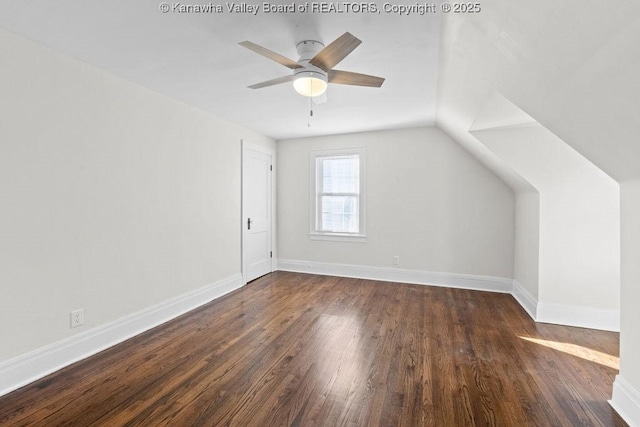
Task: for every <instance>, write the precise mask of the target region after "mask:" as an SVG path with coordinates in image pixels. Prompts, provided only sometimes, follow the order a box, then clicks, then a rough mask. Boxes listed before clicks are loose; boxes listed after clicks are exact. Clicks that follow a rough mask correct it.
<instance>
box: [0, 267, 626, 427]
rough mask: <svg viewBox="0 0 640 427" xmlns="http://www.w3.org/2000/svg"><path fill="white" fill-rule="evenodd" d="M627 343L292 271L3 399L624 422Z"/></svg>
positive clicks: (82, 421) (21, 415)
mask: <svg viewBox="0 0 640 427" xmlns="http://www.w3.org/2000/svg"><path fill="white" fill-rule="evenodd" d="M618 346H619V343H618V334H615V333H610V332H602V331H594V330H588V329H580V328H570V327H561V326H554V325H544V324H535V323H534V322H533V321H532V320H531V319H530V318H529V317H528V315H527V314H526V313H525V312H524V311H523V310H522V308H521V307H520V306H519V305H518V304H517V303H516V302H515V301H514V300H513V298H512V297H511V296H510V295H503V294H494V293H487V292H477V291H467V290H459V289H447V288H438V287H431V286H420V285H407V284H397V283H384V282H375V281H369V280H359V279H347V278H337V277H325V276H316V275H304V274H295V273H285V272H278V273H274V274H271V275H268V276H265V277H263V278H260V279H258V280H256V281H254V282H252V283H250V284H248V285H247V286H245V287H244V288H242V289H240V290H238V291H235V292H233V293H231V294H229V295H227V296H225V297H223V298H221V299H218V300H216V301H213V302H212V303H209V304H207V305H206V306H203V307H201V308H199V309H197V310H194V311H192V312H190V313H187V314H186V315H184V316H181V317H179V318H177V319H175V320H173V321H171V322H168V323H166V324H164V325H161V326H160V327H158V328H155V329H153V330H151V331H148V332H146V333H144V334H142V335H139V336H137V337H135V338H133V339H131V340H129V341H126V342H125V343H122V344H120V345H118V346H115V347H113V348H110V349H108V350H106V351H104V352H102V353H100V354H98V355H96V356H93V357H91V358H89V359H86V360H84V361H82V362H79V363H76V364H75V365H72V366H70V367H68V368H65V369H63V370H61V371H59V372H57V373H55V374H53V375H50V376H48V377H46V378H44V379H42V380H40V381H37V382H35V383H33V384H31V385H29V386H26V387H24V388H22V389H20V390H17V391H15V392H13V393H11V394H9V395H6V396H4V397H0V425H2V426H8V425H10V426H14V425H15V426H22V425H46V426H57V425H74V426H75V425H78V426H92V425H107V426H121V425H122V426H139V425H144V426H158V425H171V426H316V425H319V426H473V425H478V426H485V425H489V426H577V425H594V426H601V425H602V426H624V425H625V423H624V422H623V421H622V420H621V419H620V418H619V417H618V416H617V414H616V413H615V412H614V411H613V410H612V409H611V408H610V406H609V405H608V403H607V400H608V399H609V398H610V397H611V389H612V383H613V379H614V376H615V374H616V373H617V363H618V359H617V357H618Z"/></svg>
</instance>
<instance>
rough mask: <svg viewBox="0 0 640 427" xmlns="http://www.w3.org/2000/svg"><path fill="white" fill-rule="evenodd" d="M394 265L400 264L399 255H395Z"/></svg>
mask: <svg viewBox="0 0 640 427" xmlns="http://www.w3.org/2000/svg"><path fill="white" fill-rule="evenodd" d="M393 265H400V257H399V256H398V255H395V256H394V257H393Z"/></svg>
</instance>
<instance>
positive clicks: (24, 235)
mask: <svg viewBox="0 0 640 427" xmlns="http://www.w3.org/2000/svg"><path fill="white" fill-rule="evenodd" d="M0 93H1V94H2V95H1V97H0V294H1V297H0V343H2V345H1V346H0V362H1V361H3V360H7V359H10V358H12V357H15V356H19V355H21V354H24V353H26V352H29V351H31V350H34V349H38V348H41V347H43V346H46V345H48V344H51V343H54V342H56V341H58V340H61V339H63V338H66V337H70V336H71V335H74V334H77V333H79V332H82V331H87V330H88V329H90V328H93V327H96V326H98V325H103V324H105V323H107V322H111V321H114V320H115V319H119V318H122V317H123V316H126V315H129V314H131V313H134V312H137V311H139V310H142V309H144V308H147V307H150V306H153V305H155V304H158V303H161V302H163V301H165V300H167V299H170V298H173V297H176V296H178V295H182V294H185V293H188V292H189V291H192V290H194V289H198V288H200V287H202V286H205V285H208V284H211V283H214V282H216V281H219V280H221V279H225V278H227V277H229V276H233V275H237V274H239V273H240V139H241V138H245V139H249V140H250V141H252V142H255V143H263V144H272V145H274V146H275V143H274V142H273V141H271V140H269V139H267V138H265V137H262V136H261V135H258V134H256V133H255V132H252V131H249V130H247V129H243V128H240V127H238V126H235V125H232V124H230V123H228V122H224V121H222V120H219V119H217V118H215V117H213V116H211V115H209V114H207V113H205V112H203V111H201V110H198V109H195V108H192V107H189V106H186V105H184V104H181V103H179V102H177V101H174V100H172V99H169V98H166V97H163V96H160V95H158V94H155V93H152V92H150V91H149V90H146V89H144V88H142V87H139V86H136V85H133V84H131V83H129V82H127V81H124V80H122V79H121V78H118V77H116V76H113V75H110V74H107V73H105V72H102V71H100V70H97V69H95V68H92V67H90V66H88V65H86V64H84V63H81V62H79V61H76V60H74V59H71V58H69V57H65V56H63V55H61V54H58V53H55V52H52V51H50V50H48V49H46V48H43V47H41V46H38V45H35V44H33V43H31V42H29V41H27V40H25V39H22V38H19V37H16V36H14V35H11V34H9V33H7V32H4V31H0ZM77 308H84V310H85V325H84V326H83V327H81V328H77V329H70V327H69V313H70V311H71V310H74V309H77Z"/></svg>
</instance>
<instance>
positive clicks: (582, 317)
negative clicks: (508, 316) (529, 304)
mask: <svg viewBox="0 0 640 427" xmlns="http://www.w3.org/2000/svg"><path fill="white" fill-rule="evenodd" d="M535 320H536V322H542V323H553V324H558V325H566V326H577V327H579V328H589V329H600V330H603V331H613V332H620V311H619V310H602V309H597V308H591V307H579V306H574V305H564V304H553V303H548V302H538V310H537V316H536V319H535Z"/></svg>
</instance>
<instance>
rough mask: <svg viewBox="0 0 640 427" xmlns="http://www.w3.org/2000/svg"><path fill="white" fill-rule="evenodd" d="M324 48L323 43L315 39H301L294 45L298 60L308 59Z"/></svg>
mask: <svg viewBox="0 0 640 427" xmlns="http://www.w3.org/2000/svg"><path fill="white" fill-rule="evenodd" d="M323 48H324V44H323V43H321V42H319V41H317V40H303V41H301V42H300V43H298V44H297V45H296V50H297V51H298V62H300V61H310V60H311V58H313V57H314V56H316V54H317V53H318V52H320V51H321V50H322V49H323Z"/></svg>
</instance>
